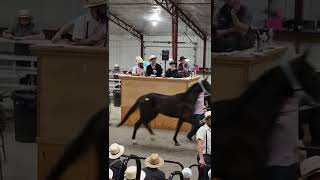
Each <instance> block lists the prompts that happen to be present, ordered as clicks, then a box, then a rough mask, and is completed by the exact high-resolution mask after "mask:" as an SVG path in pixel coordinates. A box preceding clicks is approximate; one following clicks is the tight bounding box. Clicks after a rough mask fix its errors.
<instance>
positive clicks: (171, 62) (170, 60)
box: [169, 59, 177, 65]
mask: <svg viewBox="0 0 320 180" xmlns="http://www.w3.org/2000/svg"><path fill="white" fill-rule="evenodd" d="M171 64H177V63H176V62H175V61H174V60H173V59H169V65H171Z"/></svg>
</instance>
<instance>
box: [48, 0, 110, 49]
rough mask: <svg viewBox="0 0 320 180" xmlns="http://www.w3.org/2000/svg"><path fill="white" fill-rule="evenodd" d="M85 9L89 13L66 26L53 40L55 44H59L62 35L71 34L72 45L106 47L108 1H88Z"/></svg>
mask: <svg viewBox="0 0 320 180" xmlns="http://www.w3.org/2000/svg"><path fill="white" fill-rule="evenodd" d="M85 7H87V8H89V13H88V14H85V15H83V16H80V17H79V18H77V19H76V20H75V21H72V22H70V23H68V24H66V25H64V26H63V27H62V28H61V29H60V30H59V31H58V32H57V33H56V35H55V36H54V37H53V38H52V42H53V43H56V42H58V41H59V40H60V39H61V36H62V35H64V34H66V33H68V32H71V33H72V41H73V42H71V43H70V44H73V45H80V46H97V47H103V46H106V41H107V39H106V29H107V28H106V27H107V24H106V22H107V1H106V0H87V5H86V6H85Z"/></svg>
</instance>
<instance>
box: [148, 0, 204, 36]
mask: <svg viewBox="0 0 320 180" xmlns="http://www.w3.org/2000/svg"><path fill="white" fill-rule="evenodd" d="M154 1H155V2H156V3H157V4H158V5H159V6H161V7H162V8H163V9H164V10H166V11H167V12H168V13H169V14H171V15H172V16H174V15H176V14H177V15H178V17H179V18H180V19H181V20H182V21H183V22H184V23H185V24H186V25H187V26H189V28H190V29H192V30H193V31H194V32H195V33H196V34H197V35H198V36H199V37H200V38H201V39H202V40H206V39H207V35H206V34H205V33H204V32H203V31H202V30H201V29H200V28H199V27H198V26H197V25H196V24H195V23H194V22H193V21H192V20H191V19H190V18H189V17H188V16H187V15H186V14H185V13H184V12H183V11H182V10H181V9H180V8H179V7H178V6H177V4H176V3H175V2H173V1H172V0H154Z"/></svg>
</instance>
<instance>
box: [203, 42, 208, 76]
mask: <svg viewBox="0 0 320 180" xmlns="http://www.w3.org/2000/svg"><path fill="white" fill-rule="evenodd" d="M206 61H207V38H205V39H204V40H203V62H202V63H203V65H202V67H203V78H204V77H205V75H206V71H205V68H206Z"/></svg>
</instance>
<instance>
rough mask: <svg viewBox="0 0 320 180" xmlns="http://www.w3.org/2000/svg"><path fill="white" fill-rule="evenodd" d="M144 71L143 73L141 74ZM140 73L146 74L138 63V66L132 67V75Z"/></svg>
mask: <svg viewBox="0 0 320 180" xmlns="http://www.w3.org/2000/svg"><path fill="white" fill-rule="evenodd" d="M141 73H142V75H141ZM138 74H140V76H144V75H145V71H144V68H140V67H139V66H138V65H137V66H134V67H133V68H132V75H138Z"/></svg>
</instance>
